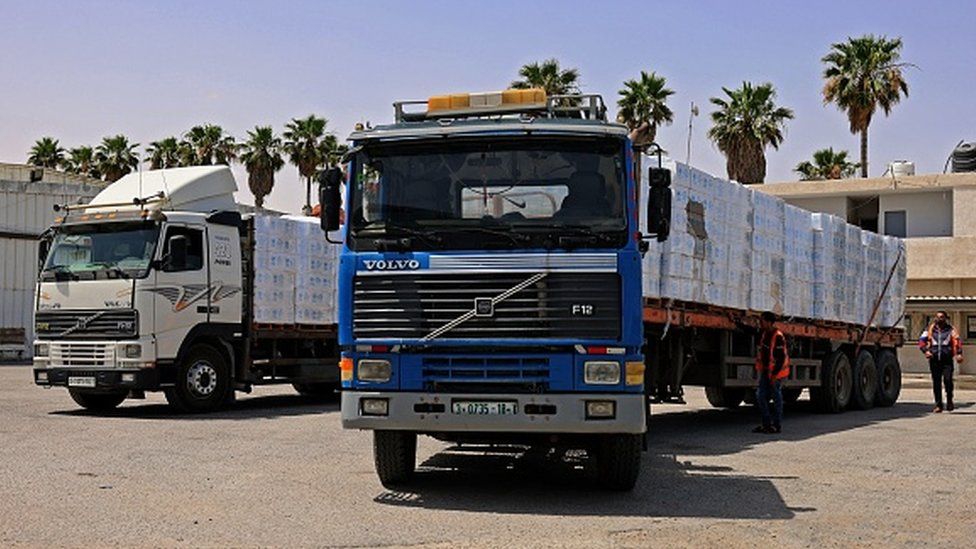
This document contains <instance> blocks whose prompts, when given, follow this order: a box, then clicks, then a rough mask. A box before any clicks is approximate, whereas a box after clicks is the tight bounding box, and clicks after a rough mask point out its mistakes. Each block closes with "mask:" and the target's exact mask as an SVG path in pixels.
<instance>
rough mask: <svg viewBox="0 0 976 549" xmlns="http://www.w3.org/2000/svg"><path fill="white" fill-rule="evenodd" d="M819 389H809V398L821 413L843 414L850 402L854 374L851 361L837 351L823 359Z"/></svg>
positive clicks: (841, 352)
mask: <svg viewBox="0 0 976 549" xmlns="http://www.w3.org/2000/svg"><path fill="white" fill-rule="evenodd" d="M820 383H821V385H820V387H815V388H812V389H810V396H811V398H812V399H813V402H814V403H815V404H816V405H817V408H819V409H820V411H822V412H827V413H833V414H836V413H838V412H843V411H844V409H845V408H847V405H848V404H849V403H850V401H851V392H852V388H853V385H854V373H853V372H852V371H851V361H850V360H848V358H847V355H845V354H844V353H843V351H840V350H837V351H834V352H833V353H831V354H829V355H827V356H826V357H824V361H823V366H822V368H821V380H820Z"/></svg>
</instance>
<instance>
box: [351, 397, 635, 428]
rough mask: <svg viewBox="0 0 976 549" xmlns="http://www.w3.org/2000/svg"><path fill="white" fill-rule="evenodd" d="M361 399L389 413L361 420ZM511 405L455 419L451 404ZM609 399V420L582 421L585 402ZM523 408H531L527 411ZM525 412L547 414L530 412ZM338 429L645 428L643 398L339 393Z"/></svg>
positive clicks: (363, 417)
mask: <svg viewBox="0 0 976 549" xmlns="http://www.w3.org/2000/svg"><path fill="white" fill-rule="evenodd" d="M363 398H385V399H387V400H388V402H389V404H388V415H386V416H364V415H363V414H362V413H361V409H362V408H361V403H360V401H361V400H362V399H363ZM456 400H457V401H472V400H474V401H477V400H483V401H513V402H516V404H517V408H516V413H515V414H512V415H459V414H454V413H452V402H454V401H456ZM597 400H598V401H613V402H614V403H615V415H614V417H613V418H599V419H596V418H590V419H588V418H587V417H586V402H587V401H597ZM526 406H529V409H528V410H527V408H526ZM528 411H533V412H541V411H545V412H546V413H528ZM342 426H343V427H344V428H346V429H381V430H387V429H389V430H403V431H416V432H426V433H436V432H450V431H454V432H457V431H467V432H485V433H489V432H490V433H511V432H519V433H593V434H599V433H603V434H611V433H614V434H622V433H629V434H640V433H643V432H644V431H645V430H646V400H645V398H644V395H643V394H605V393H586V394H580V393H572V394H565V393H563V394H542V395H539V394H511V395H499V394H466V393H406V392H392V391H348V390H347V391H343V392H342Z"/></svg>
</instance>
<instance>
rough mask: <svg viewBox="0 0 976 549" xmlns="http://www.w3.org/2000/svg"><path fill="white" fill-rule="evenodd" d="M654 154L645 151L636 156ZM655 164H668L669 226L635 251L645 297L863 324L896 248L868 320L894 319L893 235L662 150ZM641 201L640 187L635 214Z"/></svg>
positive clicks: (901, 273)
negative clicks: (663, 235)
mask: <svg viewBox="0 0 976 549" xmlns="http://www.w3.org/2000/svg"><path fill="white" fill-rule="evenodd" d="M656 162H657V159H656V158H652V157H645V160H644V166H651V165H654V164H656ZM664 166H665V167H666V168H668V169H669V170H671V174H672V177H671V187H672V210H671V215H672V219H671V234H670V236H669V237H668V240H667V241H665V242H663V243H658V242H656V241H654V242H650V243H649V250H648V252H647V253H646V254H644V257H643V260H642V266H643V290H644V295H645V296H646V297H649V298H661V299H673V300H679V301H689V302H696V303H705V304H709V305H717V306H722V307H728V308H733V309H741V310H753V311H773V312H776V313H778V314H781V315H784V316H787V317H796V318H809V319H819V320H829V321H840V322H848V323H854V324H865V323H867V322H868V320H869V317H870V316H871V312H872V310H873V309H874V305H875V302H876V301H877V300H878V297H879V295H880V294H881V291H882V289H883V287H884V283H885V280H886V279H887V276H888V273H889V272H890V270H891V269H892V266H893V265H895V259H896V257H899V256H898V252H899V250H900V251H901V252H902V255H901V256H900V257H901V258H900V260H899V261H898V264H897V266H896V267H895V272H894V274H893V276H892V280H891V283H890V285H889V289H888V291H887V292H886V293H885V295H884V296H883V297H882V299H881V302H880V304H879V306H878V310H877V312H876V314H875V319H874V321H873V324H874V325H878V326H891V325H894V324H896V323H898V322H899V321H900V317H901V315H902V310H903V308H904V301H905V297H904V296H905V286H906V282H905V279H906V270H905V259H904V242H903V241H902V240H900V239H897V238H893V237H882V236H879V235H877V234H875V233H872V232H868V231H864V230H861V229H860V228H858V227H856V226H853V225H849V224H848V223H846V222H845V221H844V220H842V219H840V218H837V217H834V216H831V215H827V214H819V213H810V212H808V211H806V210H803V209H800V208H797V207H794V206H791V205H789V204H786V203H785V202H783V200H781V199H779V198H777V197H774V196H771V195H767V194H764V193H762V192H759V191H753V190H751V189H749V188H747V187H744V186H743V185H740V184H738V183H735V182H731V181H727V180H724V179H721V178H718V177H714V176H711V175H709V174H707V173H705V172H702V171H700V170H696V169H694V168H691V167H689V166H686V165H684V164H680V163H676V162H673V161H670V160H666V161H665V164H664ZM646 211H647V192H646V190H643V189H642V192H641V204H640V212H641V215H644V213H645V212H646Z"/></svg>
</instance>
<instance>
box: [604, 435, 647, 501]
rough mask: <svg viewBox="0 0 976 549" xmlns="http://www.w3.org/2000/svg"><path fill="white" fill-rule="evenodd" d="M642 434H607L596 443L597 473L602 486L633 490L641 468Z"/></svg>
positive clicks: (618, 489)
mask: <svg viewBox="0 0 976 549" xmlns="http://www.w3.org/2000/svg"><path fill="white" fill-rule="evenodd" d="M641 442H642V441H641V435H607V436H604V437H601V438H600V439H599V441H598V442H597V444H596V452H595V453H596V456H595V457H596V473H597V479H598V481H599V483H600V486H601V487H603V488H606V489H609V490H616V491H625V490H632V489H633V488H634V484H636V483H637V477H638V476H639V475H640V468H641V448H642V444H641Z"/></svg>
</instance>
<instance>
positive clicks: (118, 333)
mask: <svg viewBox="0 0 976 549" xmlns="http://www.w3.org/2000/svg"><path fill="white" fill-rule="evenodd" d="M34 328H35V330H34V331H35V333H36V334H37V336H38V337H40V338H44V337H49V338H75V339H91V338H96V337H98V338H105V337H110V338H121V337H133V336H135V335H137V334H138V330H139V317H138V315H137V314H136V311H135V310H134V309H109V310H104V309H103V310H100V311H99V310H73V311H63V310H62V311H37V313H35V316H34Z"/></svg>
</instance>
